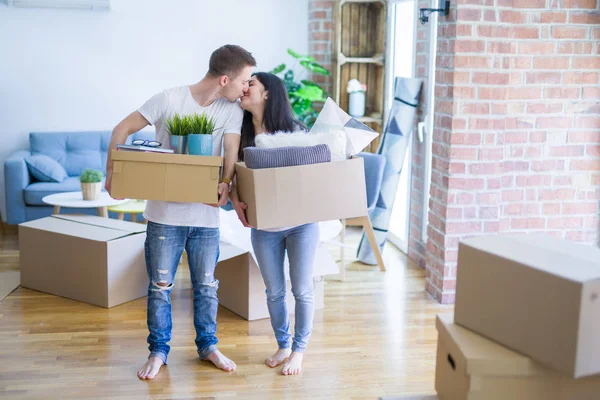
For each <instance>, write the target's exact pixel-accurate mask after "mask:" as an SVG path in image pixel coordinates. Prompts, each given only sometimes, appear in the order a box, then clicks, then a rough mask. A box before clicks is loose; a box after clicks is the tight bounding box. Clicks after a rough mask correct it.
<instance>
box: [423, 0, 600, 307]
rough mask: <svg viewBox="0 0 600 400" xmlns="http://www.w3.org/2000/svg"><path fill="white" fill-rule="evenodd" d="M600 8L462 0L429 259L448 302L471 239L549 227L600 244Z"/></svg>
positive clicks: (446, 37) (451, 29)
mask: <svg viewBox="0 0 600 400" xmlns="http://www.w3.org/2000/svg"><path fill="white" fill-rule="evenodd" d="M474 3H478V4H474ZM546 3H548V4H546ZM559 5H562V6H559ZM546 6H548V8H546ZM597 6H598V4H597V3H596V0H579V1H562V2H558V1H548V2H546V1H545V0H543V1H533V0H512V1H507V0H495V1H492V0H481V1H473V0H459V1H458V4H457V5H456V6H455V8H454V10H453V11H452V15H451V16H450V18H448V19H440V24H439V28H440V35H438V38H439V41H438V57H437V61H436V64H437V75H436V76H437V81H436V110H435V111H436V112H435V114H436V115H435V130H434V146H433V153H434V160H433V173H432V187H431V193H432V199H431V201H430V206H431V207H430V208H431V209H430V212H429V228H428V232H429V239H428V243H427V246H426V256H425V257H426V261H427V263H426V264H427V267H426V268H427V290H428V292H429V293H431V294H432V295H433V296H434V297H435V298H436V299H437V300H438V301H441V302H444V303H452V302H453V301H454V289H455V283H456V281H455V279H456V278H455V277H456V266H457V264H456V261H457V249H458V242H459V240H460V239H462V238H464V237H468V236H472V235H481V234H493V233H498V232H514V233H525V232H538V231H539V232H541V231H543V232H547V233H550V234H552V235H555V236H558V237H561V238H567V239H571V240H576V241H582V242H586V243H590V244H595V243H597V240H598V230H599V225H598V224H599V222H598V203H599V201H600V188H599V187H600V96H599V95H600V86H599V84H600V80H599V79H600V73H599V72H600V53H599V51H600V47H599V46H598V39H599V38H600V12H599V11H597ZM592 10H595V11H592Z"/></svg>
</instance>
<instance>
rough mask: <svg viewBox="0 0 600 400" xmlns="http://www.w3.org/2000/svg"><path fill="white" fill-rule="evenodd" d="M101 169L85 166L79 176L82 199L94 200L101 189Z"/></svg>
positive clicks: (102, 176)
mask: <svg viewBox="0 0 600 400" xmlns="http://www.w3.org/2000/svg"><path fill="white" fill-rule="evenodd" d="M102 178H104V174H103V173H102V171H98V170H96V169H89V168H86V169H85V170H84V171H83V172H82V173H81V176H80V177H79V181H80V182H81V193H83V199H84V200H96V199H97V198H98V196H99V195H100V191H101V190H102Z"/></svg>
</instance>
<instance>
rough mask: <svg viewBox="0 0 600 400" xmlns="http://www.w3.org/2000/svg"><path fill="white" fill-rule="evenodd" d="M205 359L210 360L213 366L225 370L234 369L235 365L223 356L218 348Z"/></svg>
mask: <svg viewBox="0 0 600 400" xmlns="http://www.w3.org/2000/svg"><path fill="white" fill-rule="evenodd" d="M205 360H206V361H210V362H211V363H213V364H215V367H217V368H219V369H222V370H223V371H225V372H231V371H235V369H236V367H237V365H235V363H234V362H233V361H231V360H230V359H229V358H227V357H225V356H224V355H223V353H221V352H220V351H219V350H215V351H213V352H212V353H210V354H209V355H208V357H206V358H205Z"/></svg>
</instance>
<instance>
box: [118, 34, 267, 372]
mask: <svg viewBox="0 0 600 400" xmlns="http://www.w3.org/2000/svg"><path fill="white" fill-rule="evenodd" d="M254 66H256V61H255V60H254V57H252V55H251V54H250V53H249V52H247V51H246V50H244V49H243V48H241V47H239V46H234V45H226V46H222V47H220V48H218V49H217V50H215V51H214V52H213V54H212V55H211V57H210V63H209V70H208V72H207V74H206V75H205V76H204V78H202V80H201V81H200V82H198V83H196V84H193V85H190V86H182V87H177V88H173V89H168V90H165V91H163V92H162V93H159V94H157V95H155V96H153V97H152V98H151V99H149V100H148V101H147V102H146V103H145V104H144V105H142V107H140V108H139V109H138V110H137V111H134V112H133V113H131V114H130V115H129V116H128V117H127V118H125V119H124V120H123V121H121V122H120V123H119V124H118V125H117V126H116V127H115V129H114V130H113V133H112V138H111V141H110V149H111V150H112V149H115V148H116V145H117V144H120V143H124V142H125V140H126V139H127V137H128V136H129V135H131V134H132V133H134V132H137V131H139V130H140V129H142V128H144V127H145V126H147V125H148V124H151V125H154V126H155V128H156V139H157V141H159V142H161V143H163V145H167V146H168V145H169V133H168V131H167V128H166V126H165V120H166V119H167V118H169V117H170V116H172V115H173V114H174V113H178V114H182V115H187V114H193V113H199V114H201V113H203V112H204V113H207V115H209V116H211V117H214V118H215V126H216V130H215V132H214V133H213V137H214V140H213V155H215V156H220V155H221V146H223V150H224V163H223V164H224V165H223V179H222V182H221V183H220V184H219V189H218V191H219V203H218V205H216V206H215V205H207V204H200V203H172V202H163V201H148V203H147V206H146V211H145V212H144V217H145V218H146V219H147V220H148V229H147V238H146V245H145V250H146V268H147V270H148V277H149V278H150V284H149V288H148V330H149V331H150V334H149V335H148V344H149V350H150V355H149V357H148V361H147V362H146V363H145V364H144V365H143V366H142V367H141V368H140V370H139V371H138V377H139V378H140V379H153V378H154V377H155V376H156V374H158V371H159V370H160V368H161V367H162V366H163V365H166V364H167V356H168V354H169V350H170V347H169V345H168V342H169V341H170V340H171V330H172V323H171V291H172V290H173V280H174V278H175V272H176V270H177V265H178V263H179V260H180V258H181V255H182V253H183V250H184V249H185V250H186V251H187V254H188V260H189V266H190V275H191V280H192V285H193V291H194V327H195V328H196V340H195V341H196V347H197V348H198V354H199V355H200V359H201V360H208V361H211V362H212V363H213V364H214V365H215V366H216V367H217V368H220V369H222V370H224V371H227V372H229V371H233V370H235V368H236V365H235V363H234V362H233V361H231V360H230V359H228V358H227V357H225V356H224V355H223V354H222V353H221V352H220V351H219V350H218V349H217V347H216V344H217V342H218V340H217V338H216V331H217V307H218V300H217V288H218V284H219V282H218V281H217V280H215V278H214V270H215V266H216V263H217V259H218V257H219V208H218V206H221V205H224V204H225V203H226V202H227V197H228V194H229V185H230V183H231V179H232V178H233V174H234V165H235V162H236V161H237V154H238V148H239V144H240V131H241V125H242V117H243V111H242V109H241V107H240V106H239V103H238V102H237V100H238V99H239V98H240V97H241V96H242V95H243V93H244V91H246V90H247V89H248V82H249V81H250V78H251V74H252V68H253V67H254ZM112 167H113V163H112V160H111V159H110V156H109V158H108V161H107V165H106V190H107V191H108V192H109V193H110V189H111V180H112ZM148 179H152V177H151V176H149V177H148Z"/></svg>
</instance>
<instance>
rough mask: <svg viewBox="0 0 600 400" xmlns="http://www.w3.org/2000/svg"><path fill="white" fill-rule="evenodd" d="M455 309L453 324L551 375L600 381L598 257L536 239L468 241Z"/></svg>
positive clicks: (599, 252) (592, 251)
mask: <svg viewBox="0 0 600 400" xmlns="http://www.w3.org/2000/svg"><path fill="white" fill-rule="evenodd" d="M455 307H456V308H455V310H456V311H455V318H456V320H455V322H456V323H457V324H460V325H463V326H464V327H466V328H468V329H471V330H473V331H475V332H477V333H479V334H481V335H483V336H486V337H488V338H490V339H492V340H495V341H497V342H499V343H501V344H503V345H504V346H507V347H510V348H512V349H513V350H516V351H519V352H521V353H523V354H525V355H527V356H529V357H531V358H533V359H535V360H536V361H539V362H541V363H542V364H545V365H547V366H549V367H551V368H554V369H556V370H557V371H560V372H563V373H564V374H567V375H569V376H572V377H574V378H579V377H583V376H587V375H593V374H598V373H600V317H599V316H600V249H597V248H594V247H591V246H586V245H582V244H575V243H571V242H568V241H566V240H560V239H556V238H554V237H551V236H547V235H539V234H529V235H514V234H513V235H496V236H480V237H474V238H470V239H468V240H465V241H463V242H462V243H460V245H459V251H458V276H457V287H456V306H455ZM598 398H600V396H599V397H598Z"/></svg>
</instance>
